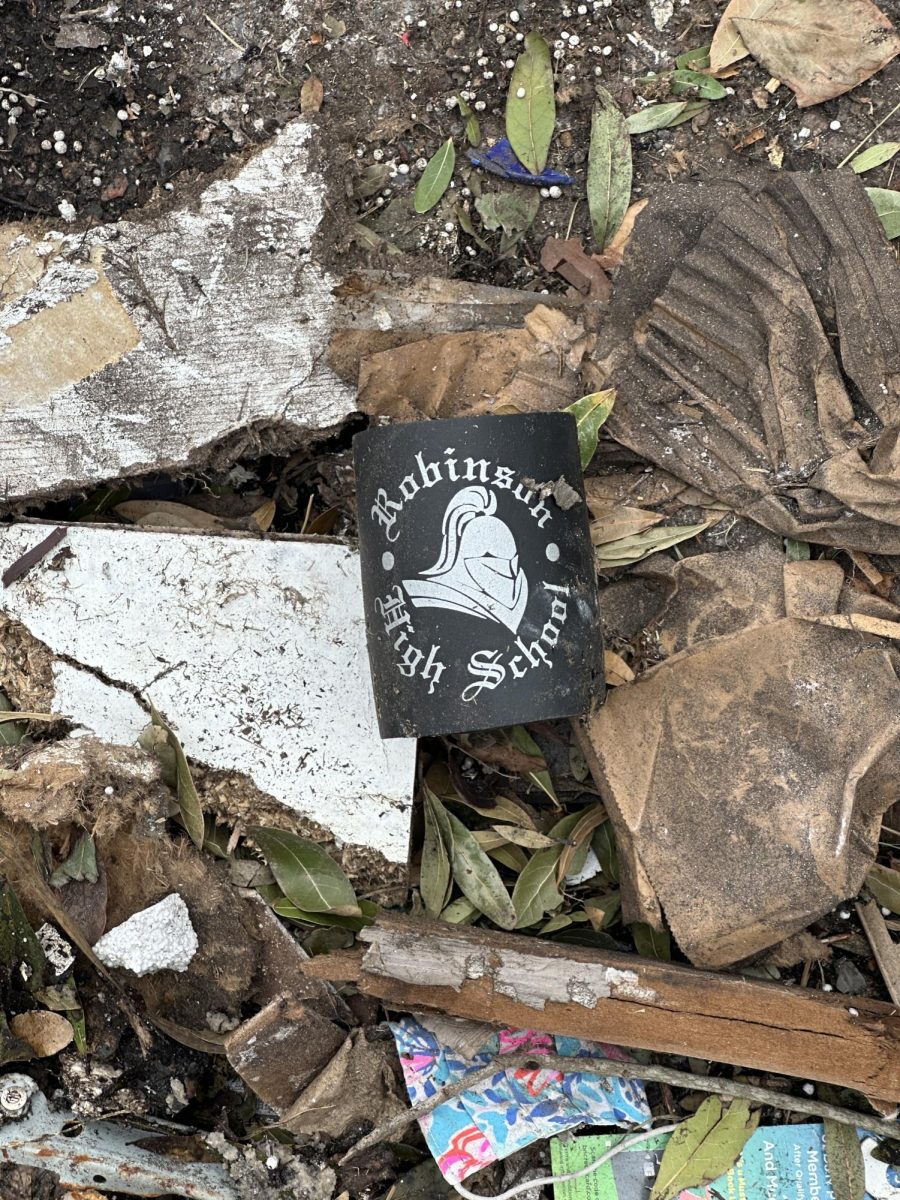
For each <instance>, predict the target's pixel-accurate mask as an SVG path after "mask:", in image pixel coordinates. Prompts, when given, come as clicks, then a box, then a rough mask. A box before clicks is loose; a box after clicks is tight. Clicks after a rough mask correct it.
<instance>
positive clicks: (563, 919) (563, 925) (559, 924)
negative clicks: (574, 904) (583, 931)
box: [538, 913, 572, 934]
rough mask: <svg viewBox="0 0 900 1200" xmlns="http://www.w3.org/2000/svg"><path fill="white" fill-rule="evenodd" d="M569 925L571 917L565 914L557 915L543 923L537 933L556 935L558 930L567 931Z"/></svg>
mask: <svg viewBox="0 0 900 1200" xmlns="http://www.w3.org/2000/svg"><path fill="white" fill-rule="evenodd" d="M571 924H572V918H571V917H569V916H567V915H566V914H565V913H557V914H556V916H555V917H551V918H550V919H549V921H545V922H544V924H543V925H542V926H541V927H540V929H539V930H538V933H539V934H540V933H558V932H559V930H560V929H568V927H569V926H570V925H571Z"/></svg>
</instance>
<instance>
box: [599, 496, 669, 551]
mask: <svg viewBox="0 0 900 1200" xmlns="http://www.w3.org/2000/svg"><path fill="white" fill-rule="evenodd" d="M594 513H595V517H594V520H593V521H592V522H591V541H592V542H593V543H594V545H595V546H603V545H605V544H606V543H607V542H616V541H618V540H619V538H626V537H633V536H634V535H635V534H636V533H643V532H644V530H645V529H649V528H650V526H651V525H658V524H659V522H660V521H662V520H664V519H665V518H664V517H663V515H662V513H655V512H650V510H649V509H646V508H632V507H630V506H629V505H627V504H618V505H609V506H608V507H599V506H597V507H595V508H594Z"/></svg>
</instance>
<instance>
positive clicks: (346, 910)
mask: <svg viewBox="0 0 900 1200" xmlns="http://www.w3.org/2000/svg"><path fill="white" fill-rule="evenodd" d="M247 832H248V833H249V834H250V836H251V837H252V838H253V840H254V841H255V842H256V844H257V846H259V848H260V850H261V851H262V854H263V857H264V858H265V860H266V863H267V864H268V866H269V869H270V870H271V872H272V874H273V875H274V876H275V879H276V881H277V883H278V886H279V887H280V888H281V890H282V891H283V892H284V894H285V896H287V898H288V900H290V901H291V902H292V903H293V904H296V906H297V908H299V909H302V910H303V911H305V912H311V913H317V912H328V913H334V914H336V915H337V916H339V917H358V916H359V915H360V912H361V910H360V907H359V905H358V904H357V902H356V894H355V892H354V891H353V888H352V887H351V885H350V880H349V879H348V878H347V876H346V875H345V874H344V872H343V871H342V870H341V868H340V867H339V866H338V865H337V863H336V862H335V861H334V860H333V859H332V858H330V857H329V856H328V854H326V853H325V851H324V850H323V849H322V847H321V846H317V845H316V843H315V842H311V841H309V840H308V839H307V838H302V837H298V836H297V834H295V833H288V832H287V831H286V830H284V829H272V828H268V827H265V826H261V825H251V826H250V828H249V829H248V830H247Z"/></svg>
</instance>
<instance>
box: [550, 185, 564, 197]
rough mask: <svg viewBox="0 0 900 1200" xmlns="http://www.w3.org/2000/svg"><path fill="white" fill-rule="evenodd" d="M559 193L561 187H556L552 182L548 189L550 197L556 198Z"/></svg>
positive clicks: (560, 193) (560, 192)
mask: <svg viewBox="0 0 900 1200" xmlns="http://www.w3.org/2000/svg"><path fill="white" fill-rule="evenodd" d="M561 195H562V188H560V187H557V186H556V184H555V183H554V185H553V187H552V188H550V189H549V196H550V199H551V200H558V199H559V198H560V196H561Z"/></svg>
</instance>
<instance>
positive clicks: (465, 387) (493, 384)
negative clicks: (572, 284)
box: [335, 293, 596, 421]
mask: <svg viewBox="0 0 900 1200" xmlns="http://www.w3.org/2000/svg"><path fill="white" fill-rule="evenodd" d="M515 295H516V293H513V296H515ZM595 340H596V339H595V335H594V334H593V333H590V332H588V331H586V330H585V327H584V325H583V324H582V323H581V322H580V321H576V320H574V319H573V318H572V317H571V316H569V315H568V314H567V313H565V312H564V311H562V310H561V309H559V308H551V307H550V306H548V305H545V304H537V305H535V306H534V307H533V308H532V310H531V311H530V312H528V313H527V314H525V316H524V319H523V323H522V327H521V328H511V329H499V330H470V331H468V332H464V333H435V334H433V335H431V336H429V337H427V338H421V336H420V335H418V336H417V337H416V338H415V339H414V340H409V341H407V342H406V343H405V344H403V345H394V346H390V347H388V348H386V349H383V350H378V349H373V351H372V352H371V353H369V354H368V355H367V356H364V357H362V358H361V361H360V366H359V407H360V408H361V409H362V411H363V412H366V413H368V414H369V415H370V416H388V417H393V418H395V419H398V420H401V421H413V420H421V419H422V418H423V417H459V416H473V415H475V414H477V413H482V412H494V411H496V410H497V409H498V408H501V407H502V406H503V405H508V404H511V405H515V407H516V408H517V409H519V410H520V411H523V412H531V411H535V412H553V411H556V410H557V409H560V408H565V406H566V405H568V404H571V403H572V402H573V401H574V400H577V399H578V397H579V396H580V395H581V394H582V387H581V370H580V368H581V364H582V361H583V359H584V357H585V355H587V354H588V353H590V350H591V348H592V347H593V345H594V342H595ZM375 344H376V345H377V342H376V343H375ZM340 345H341V339H338V343H337V346H336V347H335V352H337V349H338V348H339V347H340Z"/></svg>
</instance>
